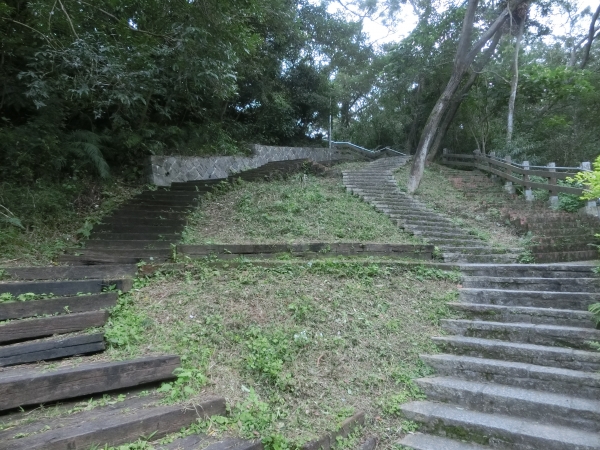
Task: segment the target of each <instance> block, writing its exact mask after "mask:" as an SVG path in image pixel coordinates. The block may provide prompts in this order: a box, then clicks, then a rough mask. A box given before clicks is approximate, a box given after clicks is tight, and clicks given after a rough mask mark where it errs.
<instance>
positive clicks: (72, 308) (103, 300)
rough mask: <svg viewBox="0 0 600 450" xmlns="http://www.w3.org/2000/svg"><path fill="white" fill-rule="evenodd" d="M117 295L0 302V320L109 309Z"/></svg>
mask: <svg viewBox="0 0 600 450" xmlns="http://www.w3.org/2000/svg"><path fill="white" fill-rule="evenodd" d="M117 297H118V296H117V294H116V293H115V292H107V293H104V294H94V295H82V296H77V297H58V298H48V299H42V300H28V301H25V302H8V303H0V320H8V319H21V318H25V317H34V316H38V315H39V316H42V315H46V314H64V313H66V312H71V313H79V312H84V311H95V310H99V309H107V308H112V307H113V306H115V304H116V303H117Z"/></svg>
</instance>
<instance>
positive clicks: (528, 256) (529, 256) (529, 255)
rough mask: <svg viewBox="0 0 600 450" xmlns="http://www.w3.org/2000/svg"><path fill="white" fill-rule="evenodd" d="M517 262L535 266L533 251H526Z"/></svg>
mask: <svg viewBox="0 0 600 450" xmlns="http://www.w3.org/2000/svg"><path fill="white" fill-rule="evenodd" d="M517 262H518V263H520V264H534V263H535V256H534V255H533V252H532V251H531V250H525V251H524V252H522V253H521V254H520V255H519V256H518V257H517Z"/></svg>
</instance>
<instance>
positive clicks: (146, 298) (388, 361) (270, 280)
mask: <svg viewBox="0 0 600 450" xmlns="http://www.w3.org/2000/svg"><path fill="white" fill-rule="evenodd" d="M457 280H458V278H457V277H456V275H455V274H448V273H444V272H441V271H438V270H433V269H426V268H423V267H420V268H415V269H412V270H407V269H391V268H385V267H377V266H371V267H362V266H361V265H359V264H353V263H346V264H345V265H344V264H343V265H339V264H334V263H331V262H328V261H316V262H313V263H312V264H310V265H308V264H307V265H303V266H298V265H289V266H283V267H279V268H276V269H268V268H260V267H256V266H252V265H251V264H248V265H246V266H243V267H239V268H235V269H228V270H223V269H220V270H217V269H215V268H213V267H211V266H208V265H205V263H197V264H195V265H189V266H188V268H187V269H186V270H185V271H184V272H182V273H178V274H175V275H171V276H161V275H159V276H158V277H155V278H153V279H152V280H149V281H148V282H147V283H144V284H145V286H144V285H139V286H138V288H139V289H136V290H134V291H133V292H132V293H131V294H128V295H127V296H125V297H124V299H123V300H122V301H123V305H124V306H123V307H122V308H121V309H120V310H119V311H117V312H116V313H115V314H114V315H113V319H112V327H111V328H110V330H109V332H108V338H109V341H110V342H111V343H112V344H113V346H112V349H111V350H109V352H108V354H107V356H108V357H113V358H121V357H125V356H131V355H143V354H148V353H153V352H175V353H177V354H179V355H181V356H182V359H183V365H184V367H185V368H186V369H189V370H192V371H197V372H192V373H195V374H196V375H197V380H196V381H193V382H192V387H193V388H194V387H195V389H194V390H193V391H192V392H191V394H190V395H189V396H186V395H182V394H181V392H180V391H178V390H176V389H174V390H173V391H172V392H171V393H172V394H173V396H174V399H175V400H176V401H182V402H185V401H188V400H190V399H191V400H193V399H194V398H200V397H202V396H203V395H206V394H210V393H214V394H217V395H223V396H225V397H226V398H227V401H228V404H229V405H231V406H232V413H233V418H232V419H230V420H229V421H228V422H227V423H225V424H221V425H222V426H223V427H224V428H225V429H227V430H228V431H229V432H233V433H235V434H239V435H242V436H244V437H253V436H254V437H261V438H263V439H266V440H267V441H268V442H270V441H269V439H271V438H272V437H273V436H283V437H284V438H285V440H289V441H292V442H295V443H298V442H303V441H307V440H310V439H314V438H315V437H317V436H319V435H320V434H322V433H323V432H325V431H326V430H329V429H332V428H335V426H336V425H337V424H338V423H339V422H340V421H341V420H343V419H344V418H346V417H349V416H350V415H351V414H352V412H353V411H356V410H363V411H365V412H366V413H367V415H368V417H369V423H368V425H367V430H365V433H372V434H376V435H378V436H379V437H380V439H382V443H381V447H380V448H390V447H391V446H392V444H393V442H394V441H395V440H397V439H398V438H399V437H400V436H402V435H403V434H404V433H405V432H406V431H407V430H408V429H410V428H411V427H412V426H413V424H411V423H407V422H404V421H403V420H402V419H401V418H400V417H398V415H397V413H398V408H399V405H400V404H401V403H403V402H406V401H409V400H411V399H413V398H419V393H418V390H417V389H416V388H415V386H414V384H413V383H411V382H410V379H411V378H414V377H418V376H423V375H424V374H427V369H426V368H425V367H423V366H422V364H421V363H420V362H419V359H418V355H419V353H423V352H434V351H435V349H434V346H433V344H432V342H431V340H430V336H432V335H439V334H440V333H442V332H441V330H440V328H439V326H438V321H439V318H440V317H447V316H449V310H448V308H447V307H446V302H447V301H449V300H451V299H454V298H455V296H456V283H457ZM204 377H206V378H204ZM198 380H200V382H197V381H198ZM204 383H207V385H206V386H205V387H203V388H200V387H199V384H204ZM253 392H255V393H256V396H257V397H256V398H253ZM261 405H262V408H263V409H264V410H266V411H269V412H270V414H266V415H264V414H262V413H261V412H260V411H261ZM248 408H250V409H251V410H252V411H253V413H252V415H253V417H252V418H246V419H244V420H242V419H240V415H239V414H240V412H241V411H244V410H245V409H248ZM263 416H264V417H263ZM212 426H213V427H218V425H217V424H212Z"/></svg>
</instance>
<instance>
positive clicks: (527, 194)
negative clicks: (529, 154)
mask: <svg viewBox="0 0 600 450" xmlns="http://www.w3.org/2000/svg"><path fill="white" fill-rule="evenodd" d="M523 169H525V170H529V161H523ZM523 181H524V182H526V183H527V182H529V181H531V179H530V178H529V175H525V174H523ZM523 186H524V187H525V200H527V201H528V202H532V201H533V191H532V190H531V187H530V186H525V185H523Z"/></svg>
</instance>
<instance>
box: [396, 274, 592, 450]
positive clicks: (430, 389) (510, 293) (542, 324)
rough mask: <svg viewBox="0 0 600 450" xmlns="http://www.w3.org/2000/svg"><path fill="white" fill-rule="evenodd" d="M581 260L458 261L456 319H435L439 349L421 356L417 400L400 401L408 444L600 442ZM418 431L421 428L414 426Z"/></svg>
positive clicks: (424, 448) (432, 448)
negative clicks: (425, 372) (425, 373)
mask: <svg viewBox="0 0 600 450" xmlns="http://www.w3.org/2000/svg"><path fill="white" fill-rule="evenodd" d="M592 269H593V267H592V266H589V265H580V266H579V265H562V266H561V265H493V264H492V265H465V266H463V267H461V270H462V272H463V274H464V279H463V289H462V290H461V292H460V300H461V302H460V303H454V304H451V305H450V306H451V307H452V308H454V309H456V310H458V311H460V312H462V313H463V314H464V315H465V317H467V318H466V319H460V320H444V321H442V326H443V328H444V329H445V330H446V331H447V332H448V335H447V336H440V337H436V338H434V341H435V342H436V343H437V344H438V346H439V347H440V348H441V349H442V350H443V352H444V353H441V354H436V355H423V356H422V359H423V361H424V362H425V363H426V364H428V365H429V366H431V367H433V368H434V369H435V370H436V372H437V375H436V376H435V377H430V378H423V379H419V380H416V382H417V384H418V385H419V386H420V387H421V388H422V389H423V391H424V392H425V394H426V395H427V401H420V402H412V403H408V404H405V405H403V406H402V411H403V413H404V415H405V416H406V417H407V418H409V419H411V420H414V421H416V422H418V423H419V424H420V425H421V426H420V431H421V433H416V434H409V435H407V436H406V437H405V438H404V439H403V440H402V441H401V442H400V443H401V444H402V445H404V446H406V447H408V448H412V449H416V450H439V449H456V450H458V449H465V450H467V449H487V448H490V449H519V450H530V449H549V450H567V449H569V450H583V449H585V450H588V449H600V372H599V369H600V352H597V351H595V350H592V349H591V348H590V346H589V344H588V343H589V342H590V341H596V342H598V341H600V330H598V329H596V327H595V324H594V322H593V320H592V317H591V314H590V313H589V312H588V311H587V308H588V305H589V304H591V303H594V302H598V301H600V279H598V278H597V277H596V276H595V274H594V273H593V272H592ZM422 432H424V433H422Z"/></svg>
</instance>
